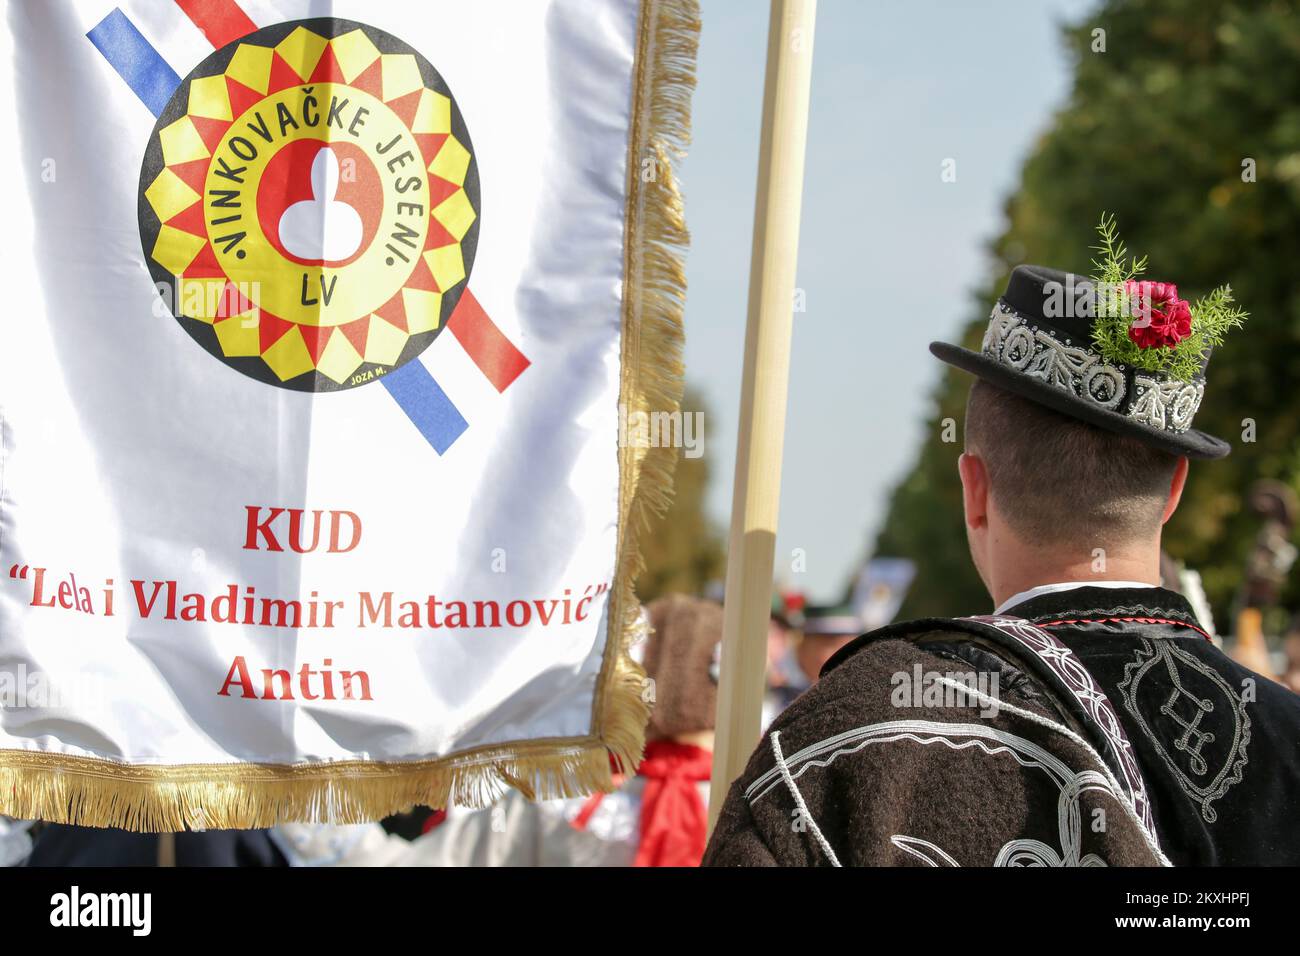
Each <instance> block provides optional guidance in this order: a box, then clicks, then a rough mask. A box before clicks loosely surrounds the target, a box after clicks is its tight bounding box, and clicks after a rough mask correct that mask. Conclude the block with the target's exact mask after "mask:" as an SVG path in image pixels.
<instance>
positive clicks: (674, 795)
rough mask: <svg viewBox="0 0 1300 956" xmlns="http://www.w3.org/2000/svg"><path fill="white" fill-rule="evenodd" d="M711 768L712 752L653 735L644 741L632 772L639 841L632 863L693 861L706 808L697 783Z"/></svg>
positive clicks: (702, 838) (699, 854) (704, 832)
mask: <svg viewBox="0 0 1300 956" xmlns="http://www.w3.org/2000/svg"><path fill="white" fill-rule="evenodd" d="M712 772H713V755H712V754H711V753H710V752H709V751H707V750H704V749H703V748H701V747H696V746H694V745H692V744H679V743H674V742H673V741H671V740H655V741H652V742H650V743H649V744H647V745H646V748H645V759H644V760H643V761H641V766H640V767H638V768H637V775H638V776H641V777H645V778H646V783H645V790H644V791H643V792H642V794H641V843H640V845H638V846H637V850H636V862H635V863H634V864H633V865H634V866H699V865H700V860H702V859H703V858H704V845H705V842H706V838H707V836H708V812H707V811H706V810H705V807H704V800H703V799H702V798H701V797H700V790H699V787H698V784H700V783H703V782H704V781H707V780H708V779H709V777H710V776H711V774H712Z"/></svg>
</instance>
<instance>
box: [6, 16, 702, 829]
mask: <svg viewBox="0 0 1300 956" xmlns="http://www.w3.org/2000/svg"><path fill="white" fill-rule="evenodd" d="M699 29H700V17H699V5H698V0H642V4H641V11H640V20H639V24H638V47H637V54H636V70H635V75H634V77H633V103H632V124H631V131H630V135H629V142H628V157H627V165H628V180H627V184H628V185H627V197H628V198H627V206H626V210H625V220H624V282H623V293H624V294H623V320H622V332H623V336H622V380H621V382H620V385H619V400H620V402H621V403H622V404H623V405H624V407H625V408H626V409H627V412H628V414H629V415H631V414H633V413H635V412H637V411H641V412H647V413H649V412H651V411H654V412H669V413H671V412H675V411H677V410H678V409H679V406H680V401H681V393H682V376H683V369H682V344H683V333H682V315H683V311H684V308H685V299H686V274H685V268H684V264H683V259H684V256H685V250H686V245H687V242H688V240H689V237H688V234H687V231H686V222H685V216H684V212H683V208H682V198H681V194H680V192H679V191H678V187H677V181H676V179H675V178H674V176H673V171H672V165H671V163H672V160H673V159H674V158H676V157H679V156H680V155H681V154H682V153H683V151H684V150H685V147H686V144H687V142H688V141H689V130H690V101H691V93H692V91H693V89H694V87H695V54H696V49H697V47H698V42H699ZM648 158H653V160H654V162H653V163H652V164H650V165H651V167H652V172H653V175H644V174H643V173H644V172H645V170H646V169H647V167H646V165H645V163H644V160H645V159H648ZM676 459H677V451H676V449H674V448H630V447H621V448H620V449H619V522H620V523H619V539H618V546H617V547H618V557H617V566H616V569H615V575H614V586H613V587H612V588H611V591H610V608H609V617H608V619H609V621H611V622H618V626H611V627H610V628H609V635H608V637H607V640H606V645H605V653H604V659H603V663H602V666H601V671H600V675H599V678H598V679H597V684H596V693H595V696H594V699H593V702H592V728H591V733H590V735H588V736H584V737H571V738H550V739H540V740H527V741H515V742H512V743H505V744H494V745H491V746H486V747H479V748H475V749H473V750H468V751H461V752H458V753H456V754H453V755H452V756H449V757H443V758H439V759H436V760H425V761H408V762H375V761H363V760H353V761H337V762H321V763H313V764H293V765H285V764H248V763H232V764H185V765H165V766H153V765H149V766H141V765H138V764H126V763H121V762H117V761H113V760H106V759H102V758H92V757H79V756H70V755H64V754H55V753H49V752H39V753H38V752H33V751H22V750H0V814H5V815H8V816H11V817H17V818H19V819H40V820H48V821H50V822H53V823H70V824H78V825H82V826H96V827H105V826H112V827H121V828H123V829H127V830H135V831H144V832H164V831H180V830H187V829H189V830H203V829H227V828H234V829H247V828H250V827H269V826H274V825H276V824H278V823H288V822H292V821H317V822H332V823H360V822H365V821H368V820H376V819H380V818H382V817H385V816H388V815H389V814H392V813H397V812H400V811H403V810H406V809H408V808H410V807H412V806H415V805H417V804H423V805H426V806H430V807H444V806H447V805H448V804H450V803H454V804H457V805H462V806H470V807H482V806H487V805H488V804H491V803H492V802H494V801H495V800H497V799H498V798H499V797H500V796H501V795H502V794H503V793H504V792H505V791H506V789H507V788H509V787H514V788H515V789H518V790H520V791H521V792H523V793H524V794H525V795H527V796H528V797H530V798H532V799H550V798H554V797H574V796H580V795H582V794H586V793H591V792H593V791H603V792H609V791H611V790H613V789H614V783H613V778H612V775H611V770H610V761H611V758H612V759H613V760H614V761H615V762H617V764H618V765H619V767H621V768H622V769H623V770H624V771H630V770H631V769H632V768H634V767H636V765H637V764H638V763H640V761H641V757H642V755H643V753H644V748H645V728H646V724H647V723H648V722H649V720H650V707H651V705H650V699H651V695H650V694H648V693H647V686H648V685H647V681H646V675H645V671H644V670H642V668H641V666H640V665H639V664H637V663H636V662H635V661H634V660H632V658H631V656H630V654H629V651H630V648H631V647H632V645H633V644H634V643H635V642H636V641H638V640H640V639H641V638H643V637H644V636H645V633H646V626H647V625H646V622H645V619H644V615H643V614H642V613H641V608H640V605H639V603H638V602H637V598H636V592H635V587H634V585H635V582H636V579H637V577H638V576H639V575H640V573H641V571H642V569H643V568H644V561H643V559H642V557H641V553H640V540H641V536H642V535H643V534H645V533H646V532H647V531H648V529H649V528H650V525H651V523H652V520H653V519H654V518H655V517H657V516H660V515H662V514H663V512H664V511H665V509H666V508H667V507H668V503H669V501H670V499H671V496H672V474H673V468H674V465H675V464H676Z"/></svg>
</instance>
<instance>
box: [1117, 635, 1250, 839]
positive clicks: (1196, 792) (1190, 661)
mask: <svg viewBox="0 0 1300 956" xmlns="http://www.w3.org/2000/svg"><path fill="white" fill-rule="evenodd" d="M1141 641H1142V647H1141V648H1140V649H1139V650H1138V653H1137V657H1136V659H1134V660H1133V661H1132V662H1131V663H1128V664H1125V665H1124V679H1123V680H1122V681H1120V684H1119V692H1120V697H1121V699H1122V700H1123V701H1124V707H1125V708H1126V709H1127V710H1128V712H1129V713H1130V714H1132V715H1133V719H1134V720H1136V721H1137V724H1138V727H1139V729H1141V731H1142V733H1143V734H1145V735H1146V738H1147V740H1149V741H1150V742H1151V745H1152V747H1154V748H1155V751H1156V753H1158V754H1159V755H1160V757H1161V759H1162V760H1164V762H1165V764H1166V765H1167V766H1168V767H1169V769H1170V770H1171V771H1172V772H1173V775H1174V779H1175V780H1177V781H1178V785H1179V786H1180V787H1182V789H1183V792H1184V793H1186V794H1187V795H1188V796H1189V797H1191V798H1192V800H1194V801H1195V802H1196V805H1197V806H1198V807H1200V810H1201V817H1202V819H1204V820H1205V822H1206V823H1213V822H1215V820H1217V819H1218V813H1217V811H1215V809H1214V807H1212V806H1211V804H1212V803H1213V802H1214V801H1215V800H1218V799H1219V798H1221V797H1222V796H1223V795H1224V794H1226V793H1227V792H1228V790H1229V788H1230V787H1232V785H1233V784H1237V783H1241V778H1242V776H1243V775H1244V774H1245V770H1246V762H1247V759H1248V758H1247V754H1246V748H1247V747H1248V746H1249V744H1250V716H1249V715H1248V714H1247V713H1246V702H1245V700H1244V699H1243V698H1242V697H1241V695H1239V694H1238V693H1237V692H1236V691H1235V690H1233V688H1232V685H1230V684H1229V683H1228V682H1227V681H1226V680H1224V679H1223V677H1222V675H1220V674H1219V672H1218V671H1216V670H1215V669H1214V668H1212V667H1209V666H1208V665H1206V664H1204V663H1202V662H1201V661H1200V660H1198V659H1197V658H1196V657H1195V656H1193V655H1192V654H1189V653H1187V652H1186V651H1184V650H1183V649H1182V648H1180V647H1179V646H1178V645H1177V644H1176V643H1175V642H1173V641H1169V640H1160V641H1151V640H1148V639H1147V638H1145V637H1144V638H1142V639H1141ZM1162 665H1163V667H1164V670H1165V674H1166V675H1167V676H1168V677H1169V680H1170V682H1171V684H1172V685H1173V692H1172V693H1171V694H1170V695H1169V696H1168V698H1167V699H1165V700H1164V701H1162V702H1161V704H1160V708H1159V713H1160V714H1161V715H1162V716H1163V717H1165V718H1167V719H1169V720H1172V721H1173V722H1174V723H1175V724H1177V725H1178V726H1179V727H1180V728H1181V731H1182V733H1181V734H1180V735H1179V736H1178V738H1177V739H1175V740H1173V741H1172V746H1173V750H1174V751H1175V752H1177V753H1183V754H1186V755H1187V756H1186V758H1185V759H1186V762H1187V767H1186V768H1184V767H1183V766H1181V765H1180V764H1179V762H1178V761H1176V760H1175V759H1174V757H1173V755H1172V754H1171V753H1170V752H1169V748H1168V747H1167V746H1166V744H1165V742H1164V741H1163V740H1161V738H1160V737H1158V736H1157V735H1156V733H1155V731H1154V729H1153V728H1152V727H1151V725H1150V723H1149V722H1148V720H1147V717H1146V714H1145V713H1144V712H1143V708H1142V707H1140V706H1139V702H1138V694H1139V688H1140V687H1141V685H1142V681H1143V678H1144V677H1146V675H1147V674H1148V673H1149V672H1150V671H1152V670H1153V669H1155V668H1158V667H1161V666H1162ZM1193 674H1195V675H1199V677H1201V678H1203V679H1204V681H1203V682H1202V681H1194V680H1193V679H1190V678H1192V675H1193ZM1203 693H1208V694H1211V695H1213V696H1208V697H1205V696H1202V694H1203ZM1184 703H1188V704H1190V705H1191V706H1190V716H1185V714H1187V713H1188V709H1187V708H1183V709H1181V710H1180V708H1179V705H1180V704H1184ZM1216 705H1218V706H1217V707H1216ZM1216 709H1222V710H1223V711H1226V712H1227V714H1229V715H1230V716H1231V718H1232V721H1233V724H1232V726H1233V736H1232V740H1231V741H1223V742H1220V746H1219V747H1211V748H1210V752H1209V753H1207V752H1206V747H1207V746H1208V745H1210V744H1213V743H1215V735H1214V734H1213V733H1212V732H1209V731H1205V730H1202V729H1201V726H1200V724H1201V719H1202V718H1203V717H1204V716H1205V715H1206V714H1209V713H1213V712H1214V711H1215V710H1216ZM1224 744H1226V745H1227V746H1226V748H1225V746H1224ZM1225 753H1226V755H1225ZM1216 756H1217V757H1218V759H1215V757H1216ZM1207 758H1208V759H1207ZM1212 760H1213V761H1214V763H1213V764H1211V761H1212ZM1189 770H1190V773H1189V772H1188V771H1189ZM1193 774H1194V775H1195V776H1196V777H1199V778H1201V779H1200V781H1198V780H1196V779H1193ZM1207 775H1208V776H1207Z"/></svg>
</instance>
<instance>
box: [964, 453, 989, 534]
mask: <svg viewBox="0 0 1300 956" xmlns="http://www.w3.org/2000/svg"><path fill="white" fill-rule="evenodd" d="M957 473H958V474H959V475H961V493H962V506H963V507H964V508H965V510H966V525H967V527H970V528H987V527H988V523H989V471H988V468H987V467H986V466H985V465H984V459H983V458H981V457H980V456H979V455H975V454H972V453H971V452H965V453H963V454H962V456H961V457H960V458H958V459H957Z"/></svg>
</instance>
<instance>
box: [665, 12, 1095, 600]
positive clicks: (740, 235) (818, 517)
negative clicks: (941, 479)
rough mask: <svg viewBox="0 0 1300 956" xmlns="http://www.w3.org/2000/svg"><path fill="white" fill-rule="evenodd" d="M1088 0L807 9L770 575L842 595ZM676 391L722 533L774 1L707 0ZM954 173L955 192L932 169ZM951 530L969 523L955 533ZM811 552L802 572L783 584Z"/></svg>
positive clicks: (1063, 88)
mask: <svg viewBox="0 0 1300 956" xmlns="http://www.w3.org/2000/svg"><path fill="white" fill-rule="evenodd" d="M1095 7H1096V4H1095V2H1093V0H995V2H987V3H969V2H965V0H871V2H863V0H820V3H819V8H818V17H817V29H816V41H815V53H814V61H813V63H814V65H813V90H812V112H811V115H810V120H809V141H808V161H807V170H806V177H805V184H804V204H803V229H802V234H801V240H800V251H799V281H798V285H799V288H801V289H803V290H804V295H805V297H806V311H805V312H802V313H799V314H797V315H796V316H795V326H794V345H793V350H792V354H791V359H790V361H791V369H790V399H789V408H788V416H787V421H786V435H785V465H784V471H783V476H782V489H781V519H780V520H781V523H780V529H779V535H778V539H777V556H776V570H777V576H778V578H779V579H784V581H785V583H787V584H788V585H790V586H793V587H797V588H801V589H804V590H806V591H807V592H808V593H809V594H810V596H811V597H812V598H813V599H814V600H824V599H830V598H833V597H837V596H838V592H839V591H840V589H841V588H842V587H843V585H844V583H845V581H846V580H847V579H848V578H849V576H850V575H851V574H852V573H853V572H854V570H855V569H856V568H857V567H858V565H859V563H860V562H861V561H863V560H864V559H865V558H866V557H868V556H869V555H868V553H867V549H868V548H869V547H870V544H871V542H872V541H873V539H874V536H875V531H876V529H877V527H878V526H879V523H880V521H881V520H882V519H883V517H884V509H885V506H886V504H887V496H888V493H889V491H890V489H891V488H892V486H893V484H894V483H895V482H896V481H897V480H898V479H899V478H900V477H901V476H902V475H903V474H904V473H905V471H906V469H907V468H908V467H909V465H910V464H911V462H912V460H913V457H914V455H915V452H916V448H917V445H918V443H919V442H920V441H921V438H922V434H921V432H922V429H923V427H924V422H925V418H926V413H927V408H928V400H929V394H930V391H931V389H932V387H933V385H934V384H935V382H936V381H937V377H938V374H939V368H940V366H939V365H938V363H937V362H936V361H935V360H934V359H932V358H931V357H930V354H929V352H928V351H927V349H926V345H927V343H928V342H929V341H931V340H932V339H935V338H945V337H949V336H951V335H952V334H953V333H954V331H955V330H956V329H958V328H959V327H960V325H961V324H962V323H963V322H964V321H965V320H967V319H969V318H970V317H971V308H972V299H971V296H972V292H973V291H974V290H975V289H976V288H977V287H978V286H979V284H980V282H981V281H982V280H984V279H985V278H986V276H987V272H988V260H987V256H986V253H985V248H986V244H987V242H988V241H989V240H990V239H992V238H994V237H996V236H997V234H998V233H999V232H1000V231H1001V229H1002V227H1003V216H1002V212H1001V209H1002V203H1003V201H1004V200H1005V198H1006V196H1007V195H1008V194H1010V193H1011V192H1013V191H1014V189H1015V187H1016V183H1017V180H1018V176H1019V169H1020V165H1021V163H1022V162H1023V160H1024V158H1025V157H1026V155H1027V154H1028V152H1029V150H1030V149H1031V148H1032V146H1033V144H1034V142H1035V141H1036V139H1037V137H1038V136H1040V135H1041V134H1042V133H1043V131H1044V130H1045V129H1046V128H1047V126H1048V124H1049V123H1050V120H1051V116H1052V113H1053V111H1054V110H1055V109H1056V108H1057V107H1059V106H1060V105H1061V104H1062V102H1063V101H1064V98H1065V97H1066V95H1067V94H1068V91H1069V79H1070V76H1069V68H1070V63H1069V60H1068V57H1067V55H1066V51H1065V49H1064V46H1063V44H1062V43H1061V40H1060V34H1059V25H1060V24H1062V23H1074V22H1078V21H1080V20H1081V19H1082V18H1083V17H1085V16H1086V15H1087V14H1088V13H1089V12H1090V11H1092V10H1093V9H1095ZM702 9H703V20H704V29H703V32H702V35H701V40H700V54H699V66H698V80H699V85H698V88H697V90H696V94H695V102H694V144H693V146H692V148H691V152H690V155H689V156H688V158H687V159H686V161H685V162H684V163H683V165H682V167H681V169H680V177H681V180H682V185H683V189H684V191H685V195H686V210H687V216H688V219H689V222H690V227H691V232H692V236H693V238H692V248H691V252H690V255H689V258H688V262H687V275H688V280H689V283H690V291H689V296H688V300H687V306H686V376H687V381H688V382H690V383H691V384H692V385H694V386H695V387H696V388H697V389H699V390H700V391H701V392H702V393H703V395H704V397H705V401H706V402H707V407H708V409H709V412H710V414H709V416H708V418H707V419H706V422H705V441H706V444H705V454H706V455H707V456H708V458H709V461H710V463H711V466H712V469H713V476H712V486H711V488H710V493H709V500H708V504H709V510H710V513H711V515H712V516H713V518H714V519H715V520H716V521H717V522H718V523H719V525H720V526H722V527H723V528H724V529H725V527H726V526H727V523H728V522H729V519H730V508H731V485H732V478H733V471H734V468H735V448H736V422H737V416H738V407H739V393H740V373H741V356H742V353H743V348H744V331H745V310H746V298H747V288H748V279H749V251H750V235H751V228H752V222H753V210H754V180H755V175H756V169H757V155H758V135H759V120H760V116H759V113H760V109H761V100H762V87H763V66H764V59H765V51H766V36H767V11H768V4H766V3H763V2H759V0H702ZM949 158H951V159H954V160H956V174H957V176H956V182H943V181H942V179H941V175H940V174H941V167H942V164H943V163H944V161H945V160H946V159H949ZM953 533H954V534H961V529H960V528H954V529H953ZM795 548H800V549H803V551H804V552H805V555H806V559H805V560H806V570H805V571H804V572H802V573H792V572H791V559H790V556H791V552H792V550H793V549H795Z"/></svg>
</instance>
